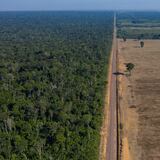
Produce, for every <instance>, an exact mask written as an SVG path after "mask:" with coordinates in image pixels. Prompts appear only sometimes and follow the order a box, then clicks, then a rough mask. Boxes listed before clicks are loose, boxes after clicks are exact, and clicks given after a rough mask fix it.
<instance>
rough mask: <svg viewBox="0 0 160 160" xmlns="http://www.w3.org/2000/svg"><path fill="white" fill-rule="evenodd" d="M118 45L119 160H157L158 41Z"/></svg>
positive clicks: (159, 157) (159, 105)
mask: <svg viewBox="0 0 160 160" xmlns="http://www.w3.org/2000/svg"><path fill="white" fill-rule="evenodd" d="M118 42H119V49H118V50H119V54H118V56H119V57H118V58H119V71H120V72H122V73H125V74H126V72H125V70H126V67H125V63H130V62H131V63H133V64H134V65H135V69H134V70H133V72H132V74H131V76H126V75H119V104H120V105H119V107H120V124H119V125H120V133H121V160H160V41H159V40H145V41H144V43H145V46H144V48H140V42H139V41H137V40H127V42H123V41H122V40H121V39H119V40H118Z"/></svg>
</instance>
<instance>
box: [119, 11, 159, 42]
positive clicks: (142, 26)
mask: <svg viewBox="0 0 160 160" xmlns="http://www.w3.org/2000/svg"><path fill="white" fill-rule="evenodd" d="M117 17H118V18H117V19H118V23H117V26H118V37H119V38H122V37H127V38H131V39H160V12H119V13H118V14H117Z"/></svg>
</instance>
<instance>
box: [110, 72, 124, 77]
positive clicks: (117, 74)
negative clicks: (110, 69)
mask: <svg viewBox="0 0 160 160" xmlns="http://www.w3.org/2000/svg"><path fill="white" fill-rule="evenodd" d="M113 74H114V75H116V76H120V75H122V76H124V75H125V74H124V73H122V72H114V73H113Z"/></svg>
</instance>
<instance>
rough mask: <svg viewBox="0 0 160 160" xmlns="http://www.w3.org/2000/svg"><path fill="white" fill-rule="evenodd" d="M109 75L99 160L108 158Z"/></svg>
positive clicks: (109, 71) (109, 70)
mask: <svg viewBox="0 0 160 160" xmlns="http://www.w3.org/2000/svg"><path fill="white" fill-rule="evenodd" d="M110 62H112V56H110ZM108 66H109V69H108V75H110V74H111V65H108ZM108 75H107V77H106V79H107V82H108V83H107V85H106V89H105V97H104V98H105V99H104V111H103V124H102V127H101V132H100V135H101V140H100V152H99V153H100V154H99V160H106V158H107V157H106V151H107V145H106V144H107V138H108V124H109V97H110V95H109V94H110V92H109V87H108V86H109V85H110V83H111V82H110V77H109V76H108Z"/></svg>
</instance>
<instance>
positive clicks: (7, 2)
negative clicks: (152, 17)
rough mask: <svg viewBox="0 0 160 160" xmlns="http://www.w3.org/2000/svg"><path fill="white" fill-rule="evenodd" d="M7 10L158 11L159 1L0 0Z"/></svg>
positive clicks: (3, 9) (2, 9)
mask: <svg viewBox="0 0 160 160" xmlns="http://www.w3.org/2000/svg"><path fill="white" fill-rule="evenodd" d="M8 10H11V11H12V10H158V11H160V0H0V11H8Z"/></svg>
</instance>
